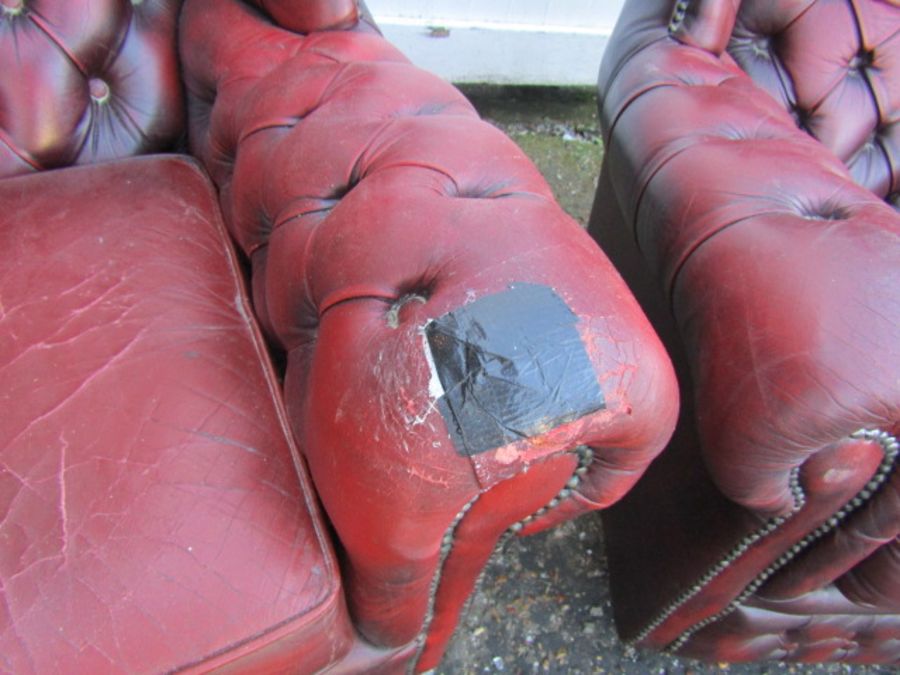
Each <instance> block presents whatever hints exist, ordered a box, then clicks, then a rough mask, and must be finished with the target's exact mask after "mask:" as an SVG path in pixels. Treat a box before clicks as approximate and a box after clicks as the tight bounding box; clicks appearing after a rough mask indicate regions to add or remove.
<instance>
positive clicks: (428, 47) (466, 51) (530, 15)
mask: <svg viewBox="0 0 900 675" xmlns="http://www.w3.org/2000/svg"><path fill="white" fill-rule="evenodd" d="M623 3H624V0H367V2H366V4H367V5H368V7H369V9H370V10H371V11H372V14H373V15H374V16H375V20H376V21H377V22H378V25H379V26H380V27H381V30H382V31H383V32H384V34H385V37H387V38H388V39H389V40H390V41H391V42H393V43H394V44H395V45H396V46H397V47H398V48H399V49H400V50H401V51H403V53H404V54H406V55H407V56H408V57H409V58H410V59H411V60H412V61H413V62H414V63H416V64H417V65H419V66H421V67H423V68H425V69H427V70H430V71H431V72H433V73H436V74H438V75H440V76H441V77H444V78H446V79H448V80H452V81H454V82H492V83H498V84H556V85H593V84H594V83H595V82H596V80H597V71H598V69H599V67H600V59H601V57H602V56H603V49H604V48H605V47H606V42H607V40H608V38H609V35H610V33H611V32H612V28H613V26H614V25H615V22H616V18H617V17H618V15H619V12H620V11H621V9H622V4H623Z"/></svg>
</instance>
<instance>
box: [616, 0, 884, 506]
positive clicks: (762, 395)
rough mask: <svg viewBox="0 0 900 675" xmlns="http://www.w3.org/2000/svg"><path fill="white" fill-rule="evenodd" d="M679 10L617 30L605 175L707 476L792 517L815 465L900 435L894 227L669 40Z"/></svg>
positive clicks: (724, 79) (783, 114)
mask: <svg viewBox="0 0 900 675" xmlns="http://www.w3.org/2000/svg"><path fill="white" fill-rule="evenodd" d="M701 4H702V3H701ZM722 4H723V6H724V4H725V3H722ZM673 5H674V3H668V2H647V3H637V2H635V3H629V5H628V6H627V7H626V10H625V13H624V14H623V17H622V21H623V23H624V24H625V26H626V27H627V28H630V30H617V34H618V35H617V38H616V39H617V40H618V41H617V42H615V43H614V44H613V45H611V47H610V49H611V53H615V54H617V55H618V58H616V59H610V60H609V62H608V63H605V64H604V68H603V73H602V74H601V81H600V89H601V99H602V117H603V120H602V121H603V125H604V129H605V133H606V138H607V141H608V157H607V161H608V163H609V166H610V167H611V172H610V174H611V175H612V176H613V177H614V181H615V184H614V185H613V188H614V190H615V193H616V196H617V199H618V201H619V204H620V206H621V209H622V212H623V213H624V214H625V217H626V220H627V221H628V223H629V224H630V225H632V226H633V228H634V236H635V237H636V240H637V243H638V245H639V247H640V249H641V251H642V253H643V256H644V258H645V260H646V261H647V262H648V264H649V267H650V268H651V269H653V270H654V271H655V272H656V273H657V274H658V277H659V283H660V284H661V285H662V287H663V289H664V291H665V293H666V296H667V298H668V300H669V302H670V305H671V309H672V311H673V312H674V314H675V317H676V320H677V321H678V324H679V326H680V331H681V334H682V337H683V338H684V342H685V345H686V350H687V353H688V359H689V361H690V364H691V372H692V376H693V379H694V384H695V396H696V401H695V403H696V408H697V420H698V425H699V429H700V434H701V443H702V447H703V451H704V458H705V461H706V464H707V466H708V467H709V470H710V471H711V473H712V476H713V478H714V480H715V481H716V484H717V485H718V486H719V488H720V489H721V490H722V491H723V492H724V493H725V494H726V495H728V496H729V497H730V498H731V499H733V500H735V501H736V502H738V503H739V504H742V505H744V506H746V507H748V508H751V509H754V510H756V511H758V512H759V513H761V514H764V515H773V514H781V515H784V514H786V513H789V512H791V511H792V510H794V509H795V508H797V506H798V504H797V495H796V491H792V489H791V476H792V475H793V474H795V473H796V471H798V469H799V467H800V466H801V465H803V463H804V462H806V461H807V460H808V459H809V458H810V457H811V456H813V455H814V454H815V453H817V452H818V451H819V450H820V449H821V448H825V447H827V446H829V445H831V444H833V443H836V442H839V441H841V439H847V438H848V437H849V436H850V434H852V433H853V432H855V431H856V430H858V429H880V430H882V431H885V432H887V433H889V434H893V435H896V433H897V430H898V428H900V411H898V406H900V382H898V380H897V377H896V372H895V370H896V369H895V368H893V367H892V366H886V364H894V363H897V362H898V356H900V341H898V340H897V339H896V336H897V332H898V326H900V299H898V295H897V288H900V245H898V243H900V219H898V217H897V214H896V213H895V212H894V211H893V210H892V209H891V208H890V207H889V206H888V205H886V204H885V203H884V202H883V201H881V200H879V199H877V198H876V197H875V196H874V195H872V194H871V193H870V192H868V191H867V190H865V189H863V188H861V187H859V186H858V185H856V184H855V183H854V182H853V181H852V180H851V178H850V174H849V173H848V171H847V169H846V168H845V166H844V165H843V164H842V163H841V162H840V161H839V160H838V158H837V157H835V156H834V155H833V154H832V153H831V152H829V151H828V150H827V149H826V148H825V147H824V146H823V145H821V144H820V143H819V142H817V141H816V140H815V139H813V138H812V137H810V136H809V135H808V134H806V133H804V132H803V131H801V130H800V129H798V128H797V126H796V124H795V121H794V119H793V118H792V116H791V115H790V114H789V113H788V112H787V111H786V110H785V109H784V108H783V107H782V105H781V104H780V102H778V101H776V100H775V99H773V98H771V97H769V96H767V95H766V94H765V93H764V92H763V91H761V90H760V89H759V88H757V86H756V85H755V84H754V83H753V81H752V80H751V79H750V78H749V77H748V76H747V75H746V74H745V73H744V72H743V71H742V70H741V69H739V68H738V67H737V66H736V65H735V63H734V61H733V60H732V59H731V57H729V56H728V54H727V53H723V54H718V53H714V52H710V51H707V50H706V49H701V48H696V47H691V46H686V45H685V44H683V43H682V42H680V41H679V40H677V39H675V38H676V37H677V35H676V36H672V35H670V32H672V31H670V30H669V29H668V28H667V27H666V24H665V23H664V22H661V21H660V19H661V18H662V17H664V16H665V15H666V13H667V11H670V10H671V8H672V7H673ZM620 28H621V26H620ZM626 177H627V178H626Z"/></svg>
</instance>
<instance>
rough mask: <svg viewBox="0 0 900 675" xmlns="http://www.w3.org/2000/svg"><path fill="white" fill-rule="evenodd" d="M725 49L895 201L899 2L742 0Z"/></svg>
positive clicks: (899, 174) (899, 171)
mask: <svg viewBox="0 0 900 675" xmlns="http://www.w3.org/2000/svg"><path fill="white" fill-rule="evenodd" d="M728 52H729V54H731V56H732V57H734V59H735V60H736V61H737V62H738V64H739V65H740V66H741V67H742V68H743V69H744V70H745V71H746V72H747V73H748V74H749V75H750V76H751V77H752V78H753V79H754V80H755V81H756V83H757V84H758V85H759V86H760V87H762V88H764V89H765V90H766V91H768V92H769V93H770V94H771V95H772V96H773V97H775V98H776V99H777V100H778V101H780V102H781V103H782V105H784V107H785V108H786V109H788V110H789V111H790V112H791V113H792V114H793V115H794V117H795V119H796V121H797V124H798V126H800V127H801V128H802V129H804V130H806V131H808V132H809V133H810V134H812V135H813V136H814V137H816V138H817V139H818V140H819V141H821V142H822V143H823V144H825V145H826V146H827V147H828V148H829V149H830V150H831V151H832V152H834V153H835V154H836V155H837V156H838V157H839V158H840V159H841V161H843V162H844V163H845V164H846V165H847V167H848V168H849V169H850V172H851V174H852V175H853V178H854V179H855V180H856V181H857V182H858V183H860V184H861V185H863V186H865V187H867V188H868V189H870V190H871V191H872V192H874V193H875V194H877V195H878V196H879V197H881V198H882V199H888V200H889V201H896V195H895V194H894V193H895V192H897V190H898V187H900V185H898V183H900V123H898V122H900V8H898V3H896V2H890V1H888V0H844V1H841V2H823V1H822V0H805V1H800V2H798V1H797V0H744V1H743V2H742V3H741V7H740V10H739V12H738V15H737V20H736V22H735V27H734V32H733V34H732V37H731V41H730V43H729V45H728Z"/></svg>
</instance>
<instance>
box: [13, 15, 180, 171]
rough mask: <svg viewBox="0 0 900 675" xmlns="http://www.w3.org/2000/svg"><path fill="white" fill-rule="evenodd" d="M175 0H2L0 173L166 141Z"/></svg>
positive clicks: (173, 80)
mask: <svg viewBox="0 0 900 675" xmlns="http://www.w3.org/2000/svg"><path fill="white" fill-rule="evenodd" d="M180 5H181V2H180V0H144V1H143V2H130V1H129V0H65V1H60V0H4V2H3V4H2V5H0V63H2V64H3V68H2V70H0V178H3V177H5V176H14V175H19V174H24V173H30V172H33V171H39V170H43V169H53V168H58V167H63V166H69V165H72V164H88V163H93V162H97V161H103V160H109V159H116V158H120V157H127V156H130V155H136V154H142V153H147V152H155V151H159V150H166V149H169V148H171V147H172V146H173V145H174V144H175V142H176V141H177V140H178V138H179V136H180V135H181V133H182V131H183V125H184V110H183V99H182V84H181V81H180V78H179V74H178V62H177V57H176V52H175V48H174V45H175V24H176V20H177V17H178V11H179V9H180Z"/></svg>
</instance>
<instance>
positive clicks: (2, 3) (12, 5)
mask: <svg viewBox="0 0 900 675" xmlns="http://www.w3.org/2000/svg"><path fill="white" fill-rule="evenodd" d="M0 7H2V8H3V13H4V14H7V15H12V16H18V15H19V14H21V13H22V10H24V9H25V0H0Z"/></svg>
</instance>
